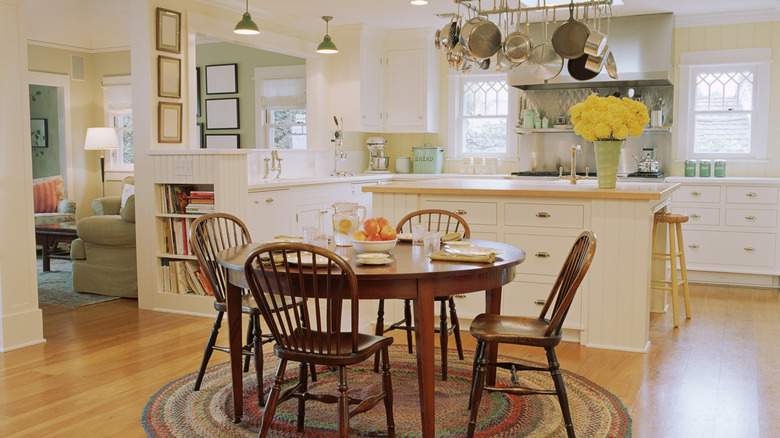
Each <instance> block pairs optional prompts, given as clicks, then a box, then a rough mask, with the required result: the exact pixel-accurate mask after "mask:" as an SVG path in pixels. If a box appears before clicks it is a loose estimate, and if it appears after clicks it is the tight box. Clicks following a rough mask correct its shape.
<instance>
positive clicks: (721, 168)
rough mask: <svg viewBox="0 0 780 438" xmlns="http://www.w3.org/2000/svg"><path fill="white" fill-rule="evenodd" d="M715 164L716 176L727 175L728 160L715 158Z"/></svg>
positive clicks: (722, 176)
mask: <svg viewBox="0 0 780 438" xmlns="http://www.w3.org/2000/svg"><path fill="white" fill-rule="evenodd" d="M713 164H714V167H713V175H715V178H724V177H725V176H726V160H715V161H714V163H713Z"/></svg>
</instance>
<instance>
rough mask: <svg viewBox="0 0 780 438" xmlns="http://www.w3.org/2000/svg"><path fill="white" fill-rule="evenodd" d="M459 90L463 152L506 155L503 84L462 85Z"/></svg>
mask: <svg viewBox="0 0 780 438" xmlns="http://www.w3.org/2000/svg"><path fill="white" fill-rule="evenodd" d="M462 90H463V94H462V106H461V120H462V124H461V126H462V137H461V138H462V139H463V147H462V151H463V152H464V153H466V154H495V153H499V154H503V153H506V150H507V134H506V132H507V116H508V108H509V90H508V87H507V84H506V81H464V82H463V89H462Z"/></svg>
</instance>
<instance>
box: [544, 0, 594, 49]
mask: <svg viewBox="0 0 780 438" xmlns="http://www.w3.org/2000/svg"><path fill="white" fill-rule="evenodd" d="M588 35H590V31H589V30H588V26H585V25H584V24H582V23H580V22H579V21H577V20H575V19H574V0H572V2H571V3H570V4H569V20H568V21H566V22H564V23H563V24H561V25H560V26H558V28H557V29H555V32H553V36H552V45H553V48H555V51H556V52H557V53H558V54H559V55H561V56H563V57H564V58H566V59H575V58H579V57H580V56H582V54H583V53H585V51H584V50H585V41H586V40H587V39H588Z"/></svg>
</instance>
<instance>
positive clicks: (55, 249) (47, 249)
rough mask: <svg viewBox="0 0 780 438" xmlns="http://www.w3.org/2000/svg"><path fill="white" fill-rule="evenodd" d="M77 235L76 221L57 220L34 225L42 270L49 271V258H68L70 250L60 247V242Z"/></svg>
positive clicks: (75, 237)
mask: <svg viewBox="0 0 780 438" xmlns="http://www.w3.org/2000/svg"><path fill="white" fill-rule="evenodd" d="M78 237H79V236H78V235H77V234H76V222H58V223H54V224H46V225H36V226H35V240H36V241H37V242H40V244H41V248H42V249H41V259H42V260H43V270H44V272H45V271H49V270H50V268H51V262H50V260H51V259H62V260H70V250H69V249H68V250H65V249H61V248H60V247H59V245H60V243H70V242H73V241H74V240H76V239H77V238H78Z"/></svg>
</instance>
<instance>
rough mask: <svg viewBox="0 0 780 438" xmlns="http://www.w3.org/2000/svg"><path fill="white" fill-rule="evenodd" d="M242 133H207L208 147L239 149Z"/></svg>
mask: <svg viewBox="0 0 780 438" xmlns="http://www.w3.org/2000/svg"><path fill="white" fill-rule="evenodd" d="M240 139H241V135H240V134H206V149H238V147H239V145H240V144H241V143H240Z"/></svg>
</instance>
